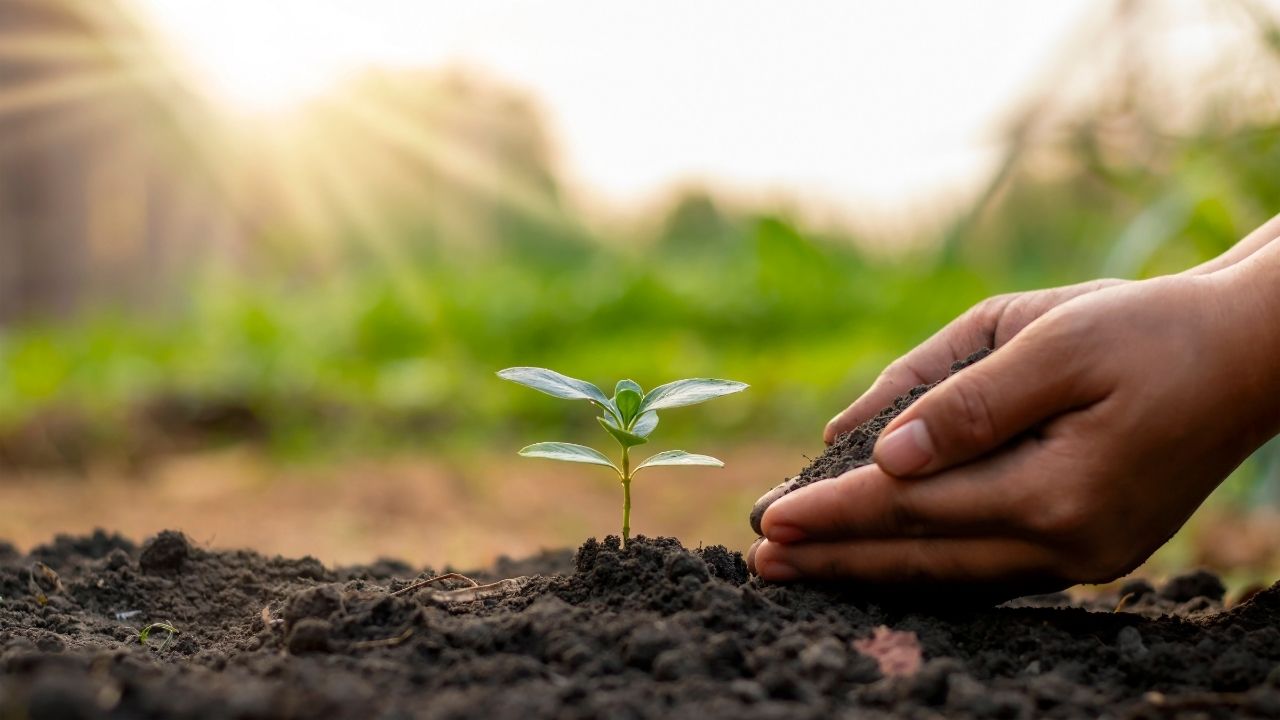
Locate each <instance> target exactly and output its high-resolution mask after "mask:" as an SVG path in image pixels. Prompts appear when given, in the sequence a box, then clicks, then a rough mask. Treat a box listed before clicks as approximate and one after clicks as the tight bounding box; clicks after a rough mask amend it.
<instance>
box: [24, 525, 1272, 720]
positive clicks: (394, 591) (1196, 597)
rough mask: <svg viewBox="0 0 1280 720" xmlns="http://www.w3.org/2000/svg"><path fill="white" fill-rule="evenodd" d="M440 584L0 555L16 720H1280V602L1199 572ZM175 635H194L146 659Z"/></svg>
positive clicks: (270, 569)
mask: <svg viewBox="0 0 1280 720" xmlns="http://www.w3.org/2000/svg"><path fill="white" fill-rule="evenodd" d="M0 547H3V544H0ZM446 570H447V569H446ZM439 572H443V571H437V570H434V569H430V568H428V569H424V570H423V571H422V572H418V573H414V572H413V571H412V570H410V569H408V567H407V566H405V565H404V564H403V563H398V562H395V561H390V560H388V561H379V562H378V563H375V564H372V565H369V566H359V567H346V568H336V569H330V568H326V567H324V566H323V565H321V564H320V563H319V562H317V561H315V560H313V559H310V558H303V559H300V560H293V559H286V558H280V557H274V558H269V557H264V556H261V555H258V554H255V553H252V552H246V551H233V552H213V551H210V550H207V549H204V548H202V547H199V546H197V545H195V544H192V543H191V542H190V541H189V540H188V539H187V538H185V537H184V536H182V535H181V534H179V533H162V534H161V535H160V536H158V537H157V538H154V539H152V540H150V541H148V542H147V543H144V544H143V545H142V546H141V547H138V546H135V545H134V544H133V543H130V542H129V541H127V540H125V539H123V538H120V537H118V536H113V535H109V534H106V533H98V534H95V535H93V536H91V537H82V538H67V537H63V538H58V539H57V540H55V541H54V542H53V543H51V544H50V545H47V546H43V547H40V548H36V549H35V550H33V551H32V552H31V553H29V554H27V555H21V554H19V553H17V552H14V551H12V550H10V551H8V552H2V553H0V717H6V718H8V717H13V718H26V717H30V718H45V717H59V718H62V717H66V718H108V717H110V718H124V717H184V718H270V717H279V718H295V717H296V718H314V717H328V718H334V719H340V718H359V719H360V720H366V719H367V718H381V717H388V718H390V717H397V718H398V717H425V718H467V719H469V720H473V719H475V718H493V717H497V718H502V717H519V718H522V719H526V720H527V719H531V718H591V717H623V718H684V717H696V718H700V719H702V720H705V719H706V718H718V717H725V718H740V717H762V718H787V719H788V720H791V719H793V718H819V717H823V718H825V717H837V716H844V715H847V714H853V713H857V714H859V716H862V715H866V716H871V717H925V716H929V717H936V716H946V717H984V718H985V717H1004V718H1019V717H1033V716H1049V717H1100V716H1106V717H1164V716H1169V717H1173V716H1183V715H1196V716H1204V717H1227V716H1235V717H1238V716H1246V717H1247V716H1254V717H1275V716H1276V715H1277V714H1278V713H1280V690H1278V689H1277V686H1280V673H1275V672H1273V668H1274V667H1275V666H1276V665H1277V664H1278V663H1280V629H1277V625H1278V621H1280V588H1272V589H1270V590H1266V591H1263V592H1261V593H1259V594H1257V595H1255V596H1254V597H1253V598H1252V599H1250V600H1249V601H1248V602H1246V603H1244V604H1242V605H1240V606H1238V607H1234V608H1232V609H1230V610H1224V609H1223V605H1222V602H1221V599H1220V598H1221V584H1220V583H1218V582H1217V579H1216V578H1213V577H1212V576H1209V575H1206V574H1197V575H1192V576H1187V577H1184V578H1179V579H1175V580H1174V581H1171V582H1170V583H1167V584H1165V585H1164V586H1162V587H1153V586H1151V585H1149V584H1146V583H1131V584H1129V585H1127V586H1125V587H1124V588H1122V589H1121V593H1122V594H1123V598H1121V597H1120V596H1113V597H1107V598H1102V599H1099V600H1095V601H1092V602H1090V603H1087V604H1085V605H1081V604H1072V603H1071V602H1070V601H1069V600H1068V599H1067V598H1066V597H1065V596H1048V597H1039V598H1027V599H1024V600H1022V601H1018V602H1016V603H1012V604H1010V605H1007V606H1003V607H1000V608H993V609H986V610H977V611H975V610H969V611H951V612H947V611H929V612H925V611H920V610H908V609H905V608H902V607H897V606H887V605H878V604H875V603H874V602H872V601H870V600H868V599H867V598H865V597H858V596H849V595H840V594H837V593H836V592H835V591H831V590H828V589H823V588H814V587H803V586H787V587H783V586H770V585H767V584H763V583H760V582H759V581H758V580H753V579H749V578H748V577H747V574H746V569H745V567H744V564H743V561H742V558H741V556H740V555H739V554H738V553H734V552H731V551H728V550H726V549H724V548H722V547H709V548H702V549H699V550H693V551H691V550H686V549H685V548H683V547H682V546H681V545H680V544H679V543H678V542H677V541H675V540H672V539H667V538H657V539H644V538H637V539H635V540H633V541H632V542H631V543H629V544H628V545H627V546H626V548H625V549H624V548H622V547H620V545H619V542H618V540H617V538H613V537H610V538H606V539H605V540H604V541H596V540H589V541H588V542H587V543H585V544H584V545H583V546H582V547H581V548H580V549H579V550H578V552H577V553H576V554H570V553H568V552H564V551H561V552H553V553H546V554H544V555H541V556H538V557H535V558H530V559H528V560H525V561H503V562H500V563H499V564H498V565H497V566H496V567H495V568H493V569H491V570H490V571H488V572H484V573H475V574H473V575H472V579H473V580H475V581H476V582H478V583H481V585H480V586H479V587H472V586H471V583H469V582H467V580H466V579H465V578H454V579H450V580H446V581H441V582H431V583H427V584H422V581H423V580H428V579H431V578H435V577H436V576H437V575H438V574H439ZM1202 593H1203V594H1202ZM1189 595H1190V596H1191V597H1188V596H1189ZM1117 604H1120V605H1121V606H1122V608H1123V610H1122V611H1120V612H1115V611H1113V610H1114V608H1115V607H1116V605H1117ZM160 622H164V623H170V624H172V626H174V627H176V628H177V630H178V634H177V635H174V636H172V637H169V636H168V633H167V631H166V630H164V629H153V630H152V631H151V632H150V634H149V637H148V639H147V642H146V644H143V643H141V642H140V639H139V630H140V629H142V628H144V627H147V626H149V625H151V624H152V623H160ZM891 654H892V655H893V657H892V658H891V657H890V655H891Z"/></svg>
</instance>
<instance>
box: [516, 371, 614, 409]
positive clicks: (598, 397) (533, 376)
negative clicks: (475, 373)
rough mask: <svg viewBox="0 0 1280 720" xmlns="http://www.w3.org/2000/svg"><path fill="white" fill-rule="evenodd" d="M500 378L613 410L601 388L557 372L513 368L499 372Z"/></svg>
mask: <svg viewBox="0 0 1280 720" xmlns="http://www.w3.org/2000/svg"><path fill="white" fill-rule="evenodd" d="M498 377H500V378H502V379H503V380H510V381H511V382H514V383H520V384H521V385H524V386H526V387H531V388H533V389H534V390H539V391H541V392H544V393H546V394H548V395H551V396H553V397H558V398H564V399H566V400H591V401H593V402H596V403H599V404H600V405H602V406H604V407H606V408H610V409H613V403H611V402H610V401H609V398H608V397H606V396H605V394H604V393H603V392H601V390H600V388H598V387H596V386H595V385H592V384H591V383H589V382H587V381H586V380H579V379H577V378H571V377H569V376H568V375H561V374H560V373H558V372H556V371H555V370H548V369H546V368H536V367H513V368H507V369H506V370H499V371H498Z"/></svg>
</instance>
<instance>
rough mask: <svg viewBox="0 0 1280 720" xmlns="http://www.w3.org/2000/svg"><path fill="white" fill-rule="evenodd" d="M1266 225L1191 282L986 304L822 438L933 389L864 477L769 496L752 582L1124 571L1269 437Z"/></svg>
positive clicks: (1271, 306)
mask: <svg viewBox="0 0 1280 720" xmlns="http://www.w3.org/2000/svg"><path fill="white" fill-rule="evenodd" d="M1278 237H1280V216H1278V217H1277V218H1275V219H1273V220H1272V221H1271V222H1269V223H1267V224H1266V225H1264V226H1263V227H1261V228H1259V229H1258V230H1257V231H1255V232H1254V233H1252V234H1251V235H1250V236H1249V237H1247V238H1245V239H1244V240H1242V241H1241V242H1240V243H1239V244H1237V246H1236V247H1234V248H1233V249H1232V250H1231V251H1230V252H1228V253H1226V254H1224V255H1223V256H1221V257H1220V258H1218V259H1216V260H1214V261H1211V262H1210V263H1206V264H1205V265H1203V266H1201V267H1199V268H1196V269H1194V270H1192V271H1189V272H1187V273H1184V274H1181V275H1176V276H1169V277H1162V278H1155V279H1151V280H1144V281H1138V282H1125V281H1119V280H1102V281H1096V282H1092V283H1085V284H1082V285H1075V286H1071V287H1066V288H1056V289H1052V290H1043V291H1037V292H1030V293H1022V294H1017V295H1007V296H1001V297H997V298H992V299H991V300H988V301H986V302H984V303H982V304H980V305H978V306H977V307H975V308H974V309H973V310H971V311H969V312H968V313H966V314H965V315H963V316H961V317H960V318H959V319H957V320H956V321H954V322H953V323H952V324H951V325H949V326H947V327H946V328H944V329H943V330H942V331H940V332H939V333H938V334H937V335H935V336H934V337H932V338H930V339H929V340H928V341H926V342H925V343H924V344H922V345H921V346H920V347H918V348H916V349H915V350H914V351H912V352H911V353H909V354H908V355H906V356H905V357H904V358H902V359H901V360H899V361H897V362H896V363H894V364H892V365H890V366H889V367H888V368H887V369H886V370H885V372H884V373H883V374H882V375H881V377H880V378H879V380H877V381H876V383H875V384H874V385H873V386H872V388H871V389H870V390H869V391H868V392H867V393H866V394H865V395H864V396H863V397H861V398H859V399H858V400H857V401H856V402H854V403H853V404H852V405H850V406H849V408H848V409H846V410H845V411H844V412H842V413H840V414H839V415H837V416H836V417H835V418H834V419H832V421H831V422H830V423H829V424H828V426H827V428H826V433H825V436H826V440H827V442H830V441H831V440H832V439H833V438H834V437H835V436H836V435H837V434H839V433H841V432H845V431H847V430H849V429H852V428H853V427H856V426H857V425H858V424H860V423H862V422H863V421H865V420H867V419H868V418H870V417H871V416H872V415H873V414H874V413H875V412H876V411H878V410H879V409H880V408H882V407H884V406H885V405H887V404H889V402H891V401H892V399H893V398H894V397H895V396H897V395H899V394H901V393H902V392H903V391H904V390H906V389H907V388H909V387H911V386H913V385H917V384H919V383H923V382H934V381H937V380H940V379H942V378H943V377H945V376H946V374H947V372H948V368H949V366H950V364H951V363H952V362H953V361H955V360H957V359H960V358H963V357H965V356H966V355H968V354H969V353H971V352H973V351H974V350H976V349H978V348H981V347H984V346H991V347H994V348H996V351H995V352H994V353H993V354H992V355H991V356H990V357H988V358H987V359H985V360H983V361H982V362H981V363H978V364H977V365H974V366H972V367H969V368H967V369H965V370H963V371H961V372H960V373H958V374H956V375H955V376H953V377H951V378H949V379H947V380H946V381H945V382H943V383H942V384H940V385H939V386H938V387H937V388H935V389H934V390H932V391H931V392H930V393H928V394H927V395H925V396H924V397H923V398H921V399H920V400H919V401H917V402H916V403H915V404H914V405H912V406H911V407H910V408H908V409H907V410H906V411H905V412H903V413H902V415H900V416H899V417H898V418H896V419H895V420H894V422H893V423H891V424H890V425H889V427H887V428H886V429H885V432H884V433H883V434H882V435H881V438H880V440H879V441H878V443H877V445H876V449H875V454H874V459H875V460H876V464H874V465H869V466H866V467H863V468H858V469H856V470H853V471H851V472H848V473H845V474H844V475H842V476H840V477H838V478H834V479H832V480H828V481H823V482H819V483H815V484H813V485H810V486H808V487H806V488H803V489H801V490H798V491H796V492H793V493H791V494H789V495H786V496H783V497H782V498H780V499H779V500H777V501H776V502H774V503H773V504H772V505H770V506H769V508H768V510H767V511H766V512H765V514H764V516H763V518H762V522H761V525H762V529H763V532H764V536H765V539H763V540H761V541H759V542H757V544H756V545H754V546H753V547H752V548H751V551H750V552H749V553H748V563H749V565H750V566H751V568H752V570H753V571H754V572H756V573H757V574H758V575H760V577H762V578H764V579H766V580H774V581H780V582H785V581H791V580H799V579H820V580H856V581H869V582H876V583H889V584H928V585H937V584H956V585H959V584H963V585H966V586H970V587H974V586H977V587H984V588H989V589H992V590H993V591H994V594H996V595H1005V596H1014V595H1018V594H1024V593H1027V592H1040V591H1047V590H1052V589H1059V588H1063V587H1067V586H1070V585H1073V584H1077V583H1090V582H1102V581H1107V580H1111V579H1114V578H1116V577H1119V576H1120V575H1123V574H1125V573H1126V572H1128V571H1130V570H1132V569H1133V568H1135V567H1136V566H1137V565H1139V564H1140V563H1141V562H1142V561H1143V560H1145V559H1146V558H1147V557H1148V556H1149V555H1150V554H1151V553H1152V552H1154V551H1155V550H1156V549H1157V548H1158V547H1160V546H1161V545H1162V544H1164V542H1165V541H1166V540H1168V538H1169V537H1170V536H1171V535H1172V534H1173V533H1174V532H1175V531H1176V530H1177V529H1178V528H1179V527H1181V525H1182V524H1183V523H1184V522H1185V521H1186V519H1187V518H1188V517H1189V516H1190V515H1191V513H1192V512H1193V511H1194V510H1195V509H1196V508H1197V507H1198V506H1199V505H1200V503H1201V502H1203V501H1204V499H1205V497H1207V496H1208V494H1209V493H1210V492H1212V490H1213V489H1214V488H1215V487H1217V486H1218V484H1219V483H1221V482H1222V480H1223V479H1224V478H1225V477H1226V476H1227V475H1228V474H1229V473H1230V472H1231V471H1232V470H1233V469H1234V468H1235V467H1236V466H1238V465H1239V464H1240V463H1241V462H1242V461H1243V460H1244V459H1245V458H1246V457H1248V455H1249V454H1250V453H1252V452H1253V451H1254V450H1256V449H1257V448H1258V447H1259V446H1261V445H1262V444H1263V443H1264V442H1266V441H1267V440H1268V439H1269V438H1271V437H1272V436H1274V435H1276V434H1277V433H1278V432H1280V239H1278Z"/></svg>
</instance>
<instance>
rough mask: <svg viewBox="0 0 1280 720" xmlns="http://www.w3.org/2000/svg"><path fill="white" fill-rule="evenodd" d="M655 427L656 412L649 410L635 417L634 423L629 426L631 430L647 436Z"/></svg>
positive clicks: (641, 435)
mask: <svg viewBox="0 0 1280 720" xmlns="http://www.w3.org/2000/svg"><path fill="white" fill-rule="evenodd" d="M656 427H658V413H657V412H655V411H653V410H650V411H649V412H646V413H642V414H641V415H640V417H638V418H636V421H635V423H634V424H633V425H632V426H631V432H633V433H635V434H636V435H639V436H640V437H646V438H647V437H649V435H650V434H651V433H652V432H653V429H654V428H656Z"/></svg>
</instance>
